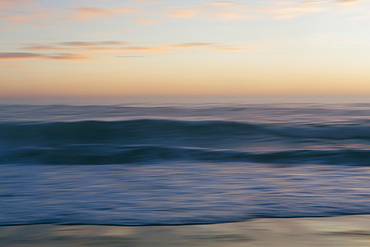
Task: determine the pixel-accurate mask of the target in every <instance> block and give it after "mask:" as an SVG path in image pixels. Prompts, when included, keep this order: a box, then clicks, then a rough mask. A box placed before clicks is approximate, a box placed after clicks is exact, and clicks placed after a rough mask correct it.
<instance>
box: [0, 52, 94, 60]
mask: <svg viewBox="0 0 370 247" xmlns="http://www.w3.org/2000/svg"><path fill="white" fill-rule="evenodd" d="M89 58H90V57H88V56H83V55H78V54H70V53H61V54H52V55H45V54H39V53H28V52H2V53H0V61H13V60H35V59H48V60H80V59H89Z"/></svg>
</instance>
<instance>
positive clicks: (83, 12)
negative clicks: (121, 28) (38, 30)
mask: <svg viewBox="0 0 370 247" xmlns="http://www.w3.org/2000/svg"><path fill="white" fill-rule="evenodd" d="M70 11H71V16H70V17H68V18H65V19H66V20H70V21H89V20H91V19H95V18H101V17H111V16H115V15H120V14H127V13H133V12H136V9H134V8H129V7H121V8H97V7H81V8H75V9H71V10H70Z"/></svg>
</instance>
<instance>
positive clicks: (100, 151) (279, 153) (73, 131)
mask: <svg viewBox="0 0 370 247" xmlns="http://www.w3.org/2000/svg"><path fill="white" fill-rule="evenodd" d="M323 140H327V143H329V142H332V141H335V142H336V143H337V147H336V148H334V149H333V148H330V147H329V148H327V149H325V145H323V146H322V150H311V148H310V145H311V144H312V143H314V144H315V143H319V145H321V143H322V142H323ZM352 140H362V141H368V140H370V126H366V125H347V126H346V125H341V126H340V125H335V124H332V125H329V124H327V125H313V124H311V125H308V124H306V125H293V124H290V125H281V124H280V125H278V124H254V123H246V122H232V121H180V120H163V119H162V120H161V119H140V120H126V121H110V122H109V121H79V122H51V123H50V122H47V123H21V122H18V123H2V124H0V147H1V148H2V149H1V150H0V163H2V164H4V163H41V164H129V163H151V162H177V161H195V162H198V161H199V162H257V163H271V164H295V163H303V164H305V163H319V164H351V165H369V164H368V160H369V159H370V151H367V150H357V149H350V148H348V146H347V148H346V142H348V141H349V142H350V141H352ZM257 143H258V145H260V146H262V147H267V146H269V145H270V146H269V148H268V149H267V148H265V149H263V150H262V151H261V150H256V149H253V148H250V147H253V146H254V145H256V144H257ZM271 143H273V145H271ZM302 143H303V144H302ZM285 144H288V146H285V148H283V149H282V148H281V147H283V146H284V145H285ZM296 144H297V145H299V146H296V147H295V145H296ZM306 144H307V145H306ZM341 144H342V145H341ZM329 146H330V145H329ZM340 146H342V148H338V147H340ZM279 147H280V148H279ZM292 147H293V148H292ZM241 149H242V150H241Z"/></svg>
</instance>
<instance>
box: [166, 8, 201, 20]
mask: <svg viewBox="0 0 370 247" xmlns="http://www.w3.org/2000/svg"><path fill="white" fill-rule="evenodd" d="M199 14H200V8H183V9H174V10H170V11H169V12H168V13H167V16H169V17H172V18H192V17H195V16H197V15H199Z"/></svg>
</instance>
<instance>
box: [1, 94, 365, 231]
mask: <svg viewBox="0 0 370 247" xmlns="http://www.w3.org/2000/svg"><path fill="white" fill-rule="evenodd" d="M26 103H27V104H26ZM26 103H22V102H21V103H19V102H18V103H15V102H11V103H3V104H1V105H0V201H1V203H0V225H14V224H38V223H55V224H110V225H161V224H163V225H169V224H198V223H221V222H236V221H244V220H249V219H253V218H260V217H309V216H334V215H345V214H368V213H370V150H369V149H370V103H369V102H363V101H359V100H357V102H354V101H352V102H338V101H335V102H331V101H326V102H307V101H306V102H305V103H302V102H301V103H298V102H293V103H289V102H285V101H284V100H280V101H279V102H269V101H268V100H267V101H266V100H265V101H263V100H257V101H254V102H253V101H251V100H250V99H248V98H244V99H239V100H235V101H233V100H215V99H212V100H211V99H202V100H198V101H197V100H193V99H190V100H184V101H181V100H176V99H172V100H170V101H165V100H162V101H155V100H153V101H150V100H138V99H136V101H132V100H131V102H130V100H128V99H118V100H117V99H116V100H115V101H114V102H113V101H95V102H94V101H93V102H88V103H87V102H82V101H72V100H71V101H66V102H62V103H60V102H59V103H58V104H55V103H50V102H42V103H40V102H39V103H32V104H30V103H29V102H26Z"/></svg>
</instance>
